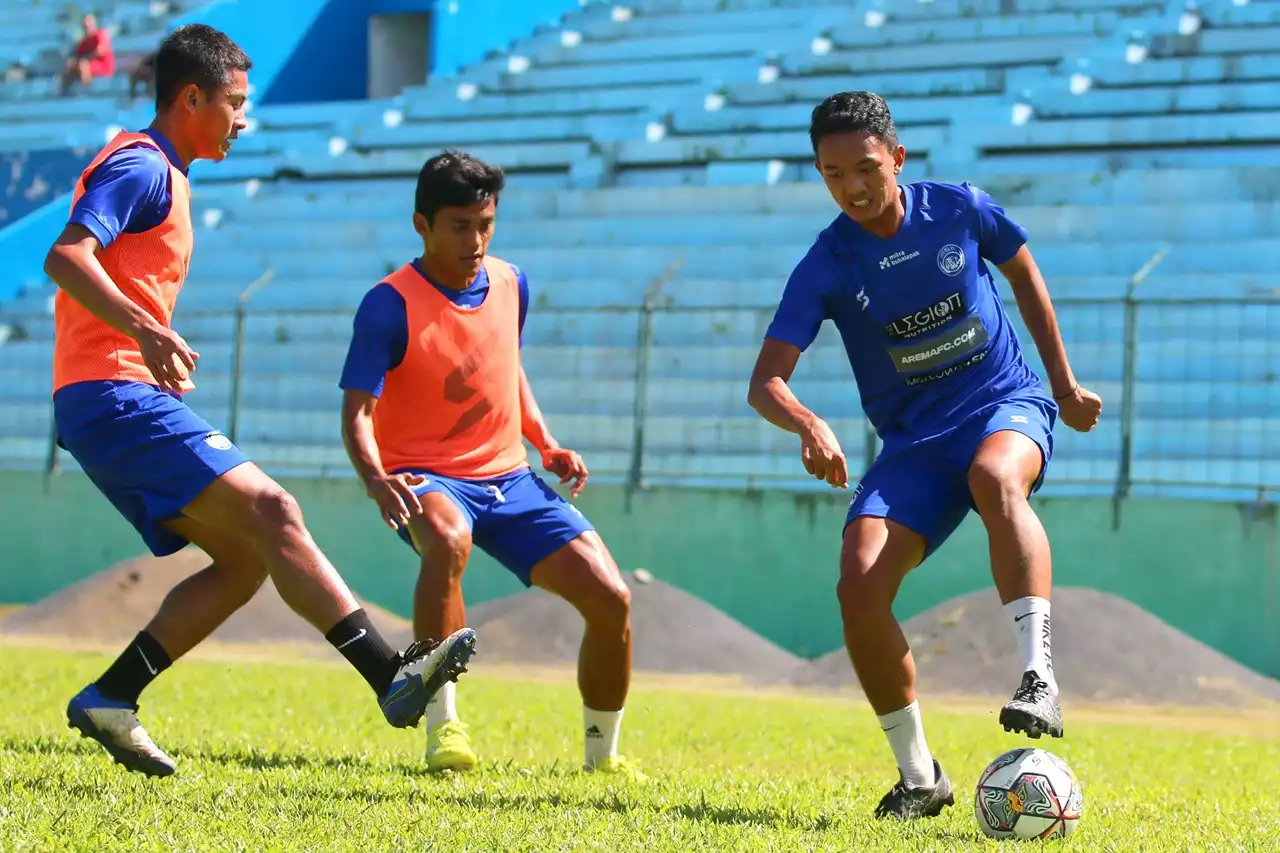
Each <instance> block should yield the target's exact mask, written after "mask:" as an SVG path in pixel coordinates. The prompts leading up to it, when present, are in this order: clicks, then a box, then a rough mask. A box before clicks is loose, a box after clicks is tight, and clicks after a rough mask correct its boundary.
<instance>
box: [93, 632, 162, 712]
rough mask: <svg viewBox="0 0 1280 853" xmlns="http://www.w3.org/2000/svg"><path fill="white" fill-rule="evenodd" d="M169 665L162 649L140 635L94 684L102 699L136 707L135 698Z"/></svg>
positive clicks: (143, 634)
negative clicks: (127, 703) (126, 703)
mask: <svg viewBox="0 0 1280 853" xmlns="http://www.w3.org/2000/svg"><path fill="white" fill-rule="evenodd" d="M172 664H173V661H171V660H169V653H168V652H166V651H165V650H164V646H162V645H160V643H159V642H158V641H157V640H156V638H155V637H153V636H151V635H150V634H148V633H147V632H146V631H141V632H139V634H138V636H136V637H134V638H133V642H132V643H130V644H129V648H127V649H125V650H124V652H123V653H121V655H120V657H118V658H116V662H115V663H113V664H111V666H110V667H108V668H107V671H106V672H104V673H103V674H102V677H101V678H99V679H98V680H97V681H96V682H95V684H97V686H98V692H99V693H101V694H102V695H103V696H104V697H105V698H107V699H113V700H115V701H116V702H129V703H130V704H133V705H137V704H138V696H139V695H141V694H142V691H143V690H145V689H146V687H147V685H148V684H150V683H151V682H153V681H155V680H156V676H157V675H159V674H160V673H162V672H164V671H165V670H166V669H168V668H169V667H170V666H171V665H172Z"/></svg>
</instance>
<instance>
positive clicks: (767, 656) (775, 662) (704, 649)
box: [467, 574, 804, 684]
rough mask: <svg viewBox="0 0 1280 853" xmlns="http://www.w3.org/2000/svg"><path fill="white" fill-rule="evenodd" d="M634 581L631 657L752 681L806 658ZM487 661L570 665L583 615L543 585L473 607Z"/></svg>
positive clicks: (771, 679)
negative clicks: (632, 647)
mask: <svg viewBox="0 0 1280 853" xmlns="http://www.w3.org/2000/svg"><path fill="white" fill-rule="evenodd" d="M625 578H626V582H627V586H628V587H629V588H630V589H631V626H632V633H633V636H634V643H635V646H634V650H633V653H632V665H633V666H634V667H635V669H637V670H644V671H650V672H664V673H707V674H717V675H736V676H740V677H741V678H742V679H743V680H744V681H746V682H748V683H752V684H778V683H784V682H789V681H791V680H792V679H793V678H794V677H795V673H796V671H797V670H798V669H799V668H800V667H801V666H803V663H804V662H803V661H802V660H801V659H800V658H798V657H796V656H795V655H792V654H791V653H790V652H788V651H786V650H785V649H782V648H780V647H779V646H777V645H774V644H773V643H771V642H769V641H768V640H766V639H765V638H763V637H761V636H760V635H758V634H756V633H755V632H753V631H752V630H751V629H749V628H747V627H746V626H745V625H743V624H742V623H741V622H738V621H737V620H735V619H733V618H731V617H730V616H728V615H726V614H725V613H723V612H721V611H720V610H717V609H716V608H715V607H713V606H712V605H710V604H708V603H707V602H705V601H703V600H701V599H699V598H697V597H695V596H693V595H690V594H689V593H687V592H685V591H683V590H681V589H678V588H677V587H674V586H672V585H670V584H667V583H663V582H662V581H659V580H653V581H649V582H647V583H642V582H640V581H639V580H637V578H636V576H635V575H634V574H627V575H625ZM467 621H468V622H469V623H470V624H471V626H472V627H473V628H475V629H476V632H477V633H478V634H479V638H478V642H477V645H476V648H477V651H478V656H479V657H480V658H481V660H482V661H483V662H486V663H488V662H494V663H513V664H527V665H531V666H557V665H572V664H574V663H575V662H576V661H577V659H578V646H579V644H580V643H581V642H582V630H583V628H582V617H581V616H579V615H578V612H577V611H576V610H574V609H573V607H572V606H570V605H569V604H567V603H566V602H565V601H563V600H562V599H560V598H557V597H556V596H554V595H551V594H550V593H547V592H543V591H542V590H538V589H532V590H529V591H527V592H522V593H519V594H517V595H513V596H509V597H507V598H501V599H498V600H496V601H489V602H485V603H484V604H480V605H477V606H475V607H472V608H469V609H468V613H467Z"/></svg>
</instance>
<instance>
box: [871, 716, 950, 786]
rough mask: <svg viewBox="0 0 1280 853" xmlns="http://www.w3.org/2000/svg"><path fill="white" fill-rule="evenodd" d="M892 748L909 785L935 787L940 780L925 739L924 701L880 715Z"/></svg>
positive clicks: (882, 728)
mask: <svg viewBox="0 0 1280 853" xmlns="http://www.w3.org/2000/svg"><path fill="white" fill-rule="evenodd" d="M877 719H878V720H880V728H881V730H882V731H883V732H884V736H885V737H887V738H888V739H889V748H890V749H892V750H893V757H894V758H896V759H897V761H898V769H899V770H901V771H902V778H903V779H904V780H905V781H906V783H907V784H908V785H910V786H911V787H915V788H931V787H933V785H934V783H935V782H937V775H936V774H935V773H934V772H933V756H932V755H930V754H929V744H927V743H925V740H924V722H923V721H922V720H921V719H920V703H919V702H918V701H917V702H912V703H911V704H910V705H908V706H907V707H905V708H903V709H902V710H900V711H894V712H893V713H892V714H885V715H883V716H881V717H877Z"/></svg>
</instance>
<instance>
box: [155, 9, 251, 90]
mask: <svg viewBox="0 0 1280 853" xmlns="http://www.w3.org/2000/svg"><path fill="white" fill-rule="evenodd" d="M252 67H253V61H252V60H251V59H249V57H248V55H247V54H246V53H245V52H244V51H243V50H241V49H240V46H239V45H238V44H236V43H235V42H233V41H232V40H231V39H230V38H229V37H228V36H227V34H226V33H224V32H222V31H221V30H215V29H214V28H213V27H211V26H209V25H208V24H187V25H186V26H185V27H178V29H176V30H174V31H173V32H172V33H170V34H169V37H168V38H166V39H165V40H164V41H163V42H161V43H160V48H159V50H157V51H156V56H155V62H154V72H155V86H156V109H157V110H162V109H164V108H165V107H167V106H169V104H171V103H173V99H174V98H176V97H178V93H179V92H181V91H182V90H183V88H184V87H186V86H190V85H191V84H192V83H194V84H195V85H197V86H199V87H200V90H201V91H203V92H206V93H208V94H212V93H213V92H214V91H215V90H216V89H217V88H218V87H219V86H222V85H225V84H226V83H227V81H228V80H230V79H231V75H232V74H234V73H235V72H237V71H248V70H249V69H250V68H252Z"/></svg>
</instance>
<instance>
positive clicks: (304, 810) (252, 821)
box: [0, 645, 1280, 853]
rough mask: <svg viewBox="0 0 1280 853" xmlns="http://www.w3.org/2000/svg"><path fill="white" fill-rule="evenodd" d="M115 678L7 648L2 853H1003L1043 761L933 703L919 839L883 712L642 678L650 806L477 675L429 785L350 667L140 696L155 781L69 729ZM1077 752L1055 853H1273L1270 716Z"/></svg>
mask: <svg viewBox="0 0 1280 853" xmlns="http://www.w3.org/2000/svg"><path fill="white" fill-rule="evenodd" d="M106 663H107V658H106V657H105V656H101V655H88V654H72V653H67V652H55V651H47V650H41V649H35V648H30V647H26V646H16V645H7V646H0V684H3V685H4V688H5V704H4V712H3V714H0V780H2V781H0V785H2V786H3V787H0V850H5V851H23V850H58V851H61V850H93V851H106V850H130V851H133V850H252V851H263V850H325V851H334V850H361V851H364V850H441V851H444V850H448V851H463V850H468V851H481V850H484V851H506V850H605V851H610V853H613V851H621V850H645V851H649V853H665V851H689V850H717V851H719V850H773V851H797V850H849V851H877V850H886V851H908V850H910V851H917V850H929V851H958V850H988V849H995V850H998V849H1001V845H1000V844H998V843H996V842H991V841H987V840H986V839H985V838H983V837H982V836H981V835H980V833H979V831H978V829H977V824H976V822H975V820H974V816H973V809H972V803H971V800H970V797H971V792H972V786H973V784H974V781H975V780H976V778H977V775H978V773H979V772H980V771H981V770H982V768H983V767H984V766H985V765H986V763H987V762H988V761H989V760H990V759H991V758H993V757H994V756H995V755H997V754H998V753H1000V752H1002V751H1004V750H1006V749H1009V748H1012V747H1014V746H1018V745H1021V744H1025V743H1030V742H1029V741H1026V740H1025V739H1021V738H1015V737H1013V736H1010V735H1007V734H1005V733H1004V732H1003V731H1002V730H1000V728H999V727H998V726H997V724H996V723H995V711H996V707H995V704H994V703H981V704H973V703H969V702H957V701H952V702H949V703H946V702H941V701H935V702H930V701H929V697H927V696H925V697H923V699H922V701H923V703H924V707H925V713H926V723H927V726H928V732H929V736H930V745H931V746H932V747H933V750H934V752H935V754H936V755H938V756H939V757H940V759H941V760H942V761H943V762H944V765H945V766H946V767H947V770H948V772H949V773H950V775H951V776H952V779H953V780H954V781H955V783H956V785H957V788H958V789H959V790H958V791H957V794H958V796H959V802H957V805H956V807H955V808H953V809H949V810H947V811H946V812H944V814H943V817H942V818H940V819H938V820H934V821H927V822H921V823H917V824H914V825H910V826H905V827H904V826H901V825H896V824H886V823H883V822H878V821H874V820H872V819H871V818H870V817H869V814H870V811H871V809H872V808H873V807H874V805H875V803H876V802H877V800H878V799H879V797H880V796H881V794H883V793H884V791H885V790H887V788H888V786H889V785H890V784H891V782H892V781H893V778H894V777H895V773H894V771H893V767H892V760H891V758H890V756H889V754H888V750H887V747H886V745H885V743H884V740H883V736H882V735H881V733H880V731H879V729H878V728H877V727H876V724H875V719H874V717H873V716H872V714H871V712H870V710H869V708H867V707H866V706H865V705H864V704H862V703H861V702H858V701H853V700H850V699H846V698H830V697H819V696H803V695H798V696H787V695H779V694H767V695H757V694H751V693H747V692H744V691H730V690H727V689H724V690H719V691H718V692H717V691H715V690H710V689H706V690H693V689H691V688H690V687H688V686H687V682H684V683H677V682H673V681H670V680H662V679H646V678H644V677H638V678H637V682H636V685H635V689H634V692H633V696H632V700H631V702H630V706H629V708H628V712H627V717H626V722H625V726H624V732H623V749H624V752H626V753H627V754H628V755H631V756H634V757H636V758H638V759H640V760H641V762H642V763H643V766H644V767H645V769H646V770H647V771H649V772H651V773H652V774H653V775H654V776H655V777H656V778H655V782H654V783H653V784H651V785H648V786H642V787H637V786H631V785H617V784H610V783H609V781H608V780H607V779H605V778H600V777H593V776H584V775H583V774H580V773H578V772H577V766H578V762H579V760H580V750H581V744H580V739H579V720H580V706H579V703H578V699H577V694H576V691H575V690H574V688H573V685H572V682H571V681H566V680H565V679H563V678H561V677H558V676H556V677H546V676H545V675H544V676H543V677H542V678H541V680H534V679H520V680H518V679H517V678H516V677H515V676H512V675H510V674H508V673H507V672H506V671H497V672H495V671H491V672H490V673H488V674H486V673H485V671H484V667H483V664H481V671H480V672H478V673H472V674H470V675H468V676H466V677H465V678H464V680H463V682H462V684H461V687H460V689H459V706H460V710H461V711H462V713H463V715H464V718H465V719H467V721H468V722H469V723H470V724H471V725H472V731H473V735H474V738H475V742H476V746H477V749H478V750H479V751H480V752H481V758H482V762H483V763H482V766H481V768H480V769H479V770H478V771H477V772H476V773H473V774H469V775H466V776H430V775H426V774H424V773H423V772H422V770H421V761H422V753H423V747H424V735H423V732H422V730H421V729H419V730H410V731H400V730H395V729H392V728H390V727H388V726H387V725H386V724H385V723H383V722H382V720H381V717H380V715H379V714H378V712H377V709H376V707H375V705H374V703H373V701H372V695H371V694H370V693H369V691H368V689H367V688H366V687H365V686H364V685H363V682H360V681H359V680H358V679H357V678H356V677H355V676H354V675H353V674H351V673H349V672H348V671H346V670H345V669H344V668H341V667H337V666H328V665H324V664H317V663H307V662H294V661H283V662H280V663H276V664H266V663H258V662H247V661H236V660H232V661H209V660H202V661H187V662H184V663H183V664H181V665H179V666H178V667H176V668H175V669H173V670H171V671H170V672H168V673H166V674H165V675H164V676H163V678H162V679H161V680H160V681H159V682H157V684H155V685H154V686H153V687H152V689H151V691H149V693H148V695H147V696H146V697H145V698H146V703H145V704H144V706H143V722H144V724H145V725H147V726H148V728H149V730H150V731H151V733H152V735H153V736H154V737H155V739H156V741H157V742H158V743H159V744H160V745H161V746H163V747H164V748H166V749H167V750H168V751H169V752H170V754H172V755H173V756H174V757H175V758H176V759H177V761H178V765H179V766H178V775H177V776H175V777H173V778H171V779H167V780H149V779H144V778H142V777H139V776H135V775H130V774H127V773H125V772H123V771H122V769H121V768H119V767H117V766H115V765H114V764H112V763H111V762H110V761H109V759H107V758H106V757H105V755H104V754H103V753H102V752H101V750H100V749H99V748H98V746H97V745H96V744H94V743H92V742H90V741H82V740H80V739H79V738H78V737H77V736H76V734H75V733H74V732H72V731H71V730H69V729H67V728H66V723H65V719H64V716H63V708H64V706H65V704H66V701H67V699H68V698H69V697H70V696H71V694H72V693H73V692H74V691H75V690H76V689H77V688H78V687H79V686H81V684H83V683H84V682H85V681H86V680H87V679H89V678H91V677H93V676H95V675H96V674H97V673H98V672H100V671H101V669H102V667H103V666H104V665H105V664H106ZM1067 733H1068V737H1067V738H1066V739H1065V740H1063V741H1055V742H1052V743H1044V742H1042V743H1041V745H1043V746H1047V747H1048V748H1050V749H1051V750H1052V751H1054V752H1056V753H1057V754H1059V755H1061V756H1062V757H1063V758H1065V759H1066V760H1067V761H1068V762H1069V763H1070V764H1071V765H1072V766H1073V768H1074V769H1075V771H1076V773H1077V775H1078V776H1079V777H1080V779H1081V782H1082V784H1083V786H1084V789H1085V816H1084V820H1083V821H1082V822H1081V825H1080V829H1079V831H1078V832H1077V833H1076V835H1075V836H1074V837H1073V838H1071V839H1069V840H1068V841H1066V842H1052V846H1053V847H1055V849H1075V850H1082V851H1083V850H1091V851H1115V850H1140V851H1160V850H1177V851H1184V850H1197V851H1200V850H1256V851H1260V853H1261V851H1268V853H1270V851H1274V850H1276V849H1277V839H1280V805H1278V804H1277V800H1275V799H1272V794H1274V793H1276V792H1278V791H1280V720H1277V718H1276V717H1275V716H1268V715H1266V714H1263V713H1259V712H1253V713H1251V714H1243V715H1225V716H1221V717H1215V716H1206V715H1204V714H1200V713H1196V714H1192V713H1188V712H1185V711H1184V712H1172V711H1168V712H1160V711H1128V712H1125V711H1117V710H1107V709H1081V708H1076V709H1072V708H1070V707H1068V708H1067Z"/></svg>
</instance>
